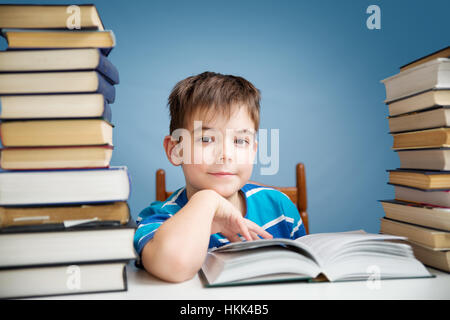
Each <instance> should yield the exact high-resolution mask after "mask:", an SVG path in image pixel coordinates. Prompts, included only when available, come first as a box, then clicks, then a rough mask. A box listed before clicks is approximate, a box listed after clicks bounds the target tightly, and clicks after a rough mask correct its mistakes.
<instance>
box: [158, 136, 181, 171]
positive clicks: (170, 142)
mask: <svg viewBox="0 0 450 320" xmlns="http://www.w3.org/2000/svg"><path fill="white" fill-rule="evenodd" d="M163 145H164V150H165V151H166V156H167V159H169V161H170V163H171V164H173V165H174V166H179V165H181V164H182V162H183V161H182V160H183V150H182V148H181V143H180V142H179V141H177V140H175V139H174V138H173V137H172V136H165V137H164V142H163Z"/></svg>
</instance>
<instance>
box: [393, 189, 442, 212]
mask: <svg viewBox="0 0 450 320" xmlns="http://www.w3.org/2000/svg"><path fill="white" fill-rule="evenodd" d="M391 185H392V186H394V191H395V199H396V200H400V201H407V202H415V203H420V204H429V205H433V206H439V207H446V208H450V189H419V188H413V187H407V186H401V185H395V184H391Z"/></svg>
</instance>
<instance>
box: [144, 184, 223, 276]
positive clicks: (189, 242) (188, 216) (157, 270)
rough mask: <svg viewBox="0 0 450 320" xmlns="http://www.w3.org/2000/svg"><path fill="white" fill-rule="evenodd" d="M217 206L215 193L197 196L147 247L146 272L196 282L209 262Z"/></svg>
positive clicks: (145, 248)
mask: <svg viewBox="0 0 450 320" xmlns="http://www.w3.org/2000/svg"><path fill="white" fill-rule="evenodd" d="M216 206H217V200H216V196H215V194H214V191H210V190H203V191H199V192H197V193H196V194H194V195H193V196H192V197H191V199H190V200H189V202H188V203H187V204H186V205H185V206H184V207H183V208H182V209H181V210H180V211H178V212H177V214H175V215H174V216H173V217H171V218H170V219H168V220H167V221H166V222H164V223H163V224H162V225H161V226H160V227H159V228H158V230H157V232H156V233H155V236H154V238H153V239H152V240H151V241H150V242H149V243H148V244H147V245H146V246H145V247H144V249H143V251H142V260H143V261H142V262H143V265H144V267H145V268H146V270H147V271H149V272H150V273H152V274H154V275H155V276H157V277H159V278H161V279H164V280H167V281H173V282H179V281H184V280H187V279H190V278H192V277H193V276H194V275H195V274H196V273H197V272H198V270H199V269H200V267H201V265H202V263H203V261H204V259H205V256H206V252H207V250H208V245H209V238H210V234H211V222H212V219H213V218H214V213H215V210H216Z"/></svg>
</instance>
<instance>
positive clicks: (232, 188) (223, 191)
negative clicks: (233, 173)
mask: <svg viewBox="0 0 450 320" xmlns="http://www.w3.org/2000/svg"><path fill="white" fill-rule="evenodd" d="M208 189H212V190H214V191H216V192H217V193H218V194H220V195H221V196H222V197H224V198H229V197H231V196H232V195H233V194H235V193H236V192H238V191H239V189H240V186H236V185H215V186H211V188H208Z"/></svg>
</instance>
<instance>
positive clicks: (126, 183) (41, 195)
mask: <svg viewBox="0 0 450 320" xmlns="http://www.w3.org/2000/svg"><path fill="white" fill-rule="evenodd" d="M129 195H130V177H129V175H128V170H127V168H126V167H124V166H122V167H109V168H107V169H83V170H82V169H80V170H41V171H37V170H32V171H0V206H32V205H44V204H51V205H56V204H87V203H100V202H114V201H127V200H128V198H129Z"/></svg>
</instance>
